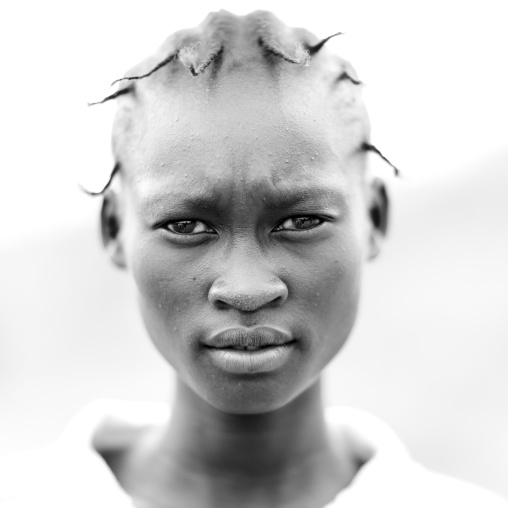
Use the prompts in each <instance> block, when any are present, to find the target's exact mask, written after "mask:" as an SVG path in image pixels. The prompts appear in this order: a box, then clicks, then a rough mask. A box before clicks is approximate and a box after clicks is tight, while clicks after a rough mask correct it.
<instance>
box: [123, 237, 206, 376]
mask: <svg viewBox="0 0 508 508" xmlns="http://www.w3.org/2000/svg"><path fill="white" fill-rule="evenodd" d="M161 244H163V242H157V241H145V242H143V241H140V240H139V239H138V240H137V241H136V242H135V244H132V245H135V247H134V248H131V249H130V253H129V254H130V257H129V259H130V269H131V271H132V275H133V277H134V280H135V282H136V286H137V289H138V302H139V307H140V310H141V315H142V317H143V321H144V323H145V326H146V329H147V331H148V334H149V336H150V338H151V339H152V341H153V343H154V345H155V346H156V348H157V349H158V350H159V351H160V353H161V354H162V355H163V356H164V358H166V360H168V361H169V362H170V363H172V364H173V366H174V367H175V368H178V366H177V365H176V364H175V363H176V362H177V358H178V355H177V354H176V352H177V351H179V350H180V349H182V347H183V345H184V344H185V342H184V341H182V340H180V338H181V337H182V336H183V335H184V329H185V325H188V323H190V322H193V315H195V314H196V311H197V309H194V308H193V304H192V302H195V301H196V300H197V293H198V290H199V288H197V278H198V277H197V273H196V271H197V268H198V267H197V266H196V263H191V262H190V261H189V262H186V260H185V256H184V255H182V254H181V253H177V254H178V260H177V259H173V258H174V257H175V256H170V255H169V254H168V249H167V248H165V247H164V245H161ZM182 257H183V259H181V258H182ZM194 321H195V319H194ZM179 354H181V352H180V353H179Z"/></svg>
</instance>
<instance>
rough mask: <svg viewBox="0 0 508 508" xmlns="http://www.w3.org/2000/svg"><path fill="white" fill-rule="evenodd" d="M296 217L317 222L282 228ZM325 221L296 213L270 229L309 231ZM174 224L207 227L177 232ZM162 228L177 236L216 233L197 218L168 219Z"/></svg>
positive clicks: (314, 216) (275, 230)
mask: <svg viewBox="0 0 508 508" xmlns="http://www.w3.org/2000/svg"><path fill="white" fill-rule="evenodd" d="M298 219H303V220H317V221H318V223H317V224H314V225H312V226H311V227H308V228H301V229H299V228H296V227H295V228H284V229H282V226H283V225H284V224H285V223H286V222H288V221H296V220H298ZM324 222H325V219H324V218H322V217H319V216H317V215H297V216H294V217H288V218H286V219H284V220H283V221H282V222H279V224H278V225H277V226H275V228H274V229H273V230H272V231H274V232H283V231H298V232H306V231H310V230H312V229H315V228H317V227H319V226H321V225H322V224H323V223H324ZM175 224H194V229H195V228H196V225H198V224H202V226H203V227H204V228H206V229H208V231H199V232H197V233H195V232H194V229H193V230H192V231H190V232H189V233H183V232H178V231H174V230H172V229H171V228H170V226H174V225H175ZM163 228H164V229H166V231H169V232H170V233H172V234H174V235H178V236H187V237H188V236H198V235H202V234H205V233H206V234H213V233H216V231H215V230H214V229H213V228H212V227H211V226H209V225H208V224H206V223H205V222H203V221H200V220H198V219H185V220H176V221H170V222H166V223H165V224H164V225H163Z"/></svg>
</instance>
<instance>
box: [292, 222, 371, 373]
mask: <svg viewBox="0 0 508 508" xmlns="http://www.w3.org/2000/svg"><path fill="white" fill-rule="evenodd" d="M315 254H316V255H315V256H313V259H308V260H307V262H306V263H305V265H303V266H302V267H300V268H301V269H304V270H305V271H304V272H302V273H305V274H306V276H305V278H303V277H302V279H300V281H299V282H298V284H297V291H298V295H299V298H298V301H299V304H298V312H299V313H300V314H301V315H306V316H308V317H309V319H308V323H309V324H310V326H311V327H312V330H311V336H312V341H310V343H309V348H311V349H312V350H313V356H314V358H315V359H316V362H317V363H316V364H314V367H313V368H314V369H315V370H316V371H320V370H321V369H322V368H323V367H324V366H325V365H326V364H327V363H328V362H329V361H330V360H331V359H332V358H333V357H334V356H335V354H336V353H337V352H338V351H339V350H340V349H341V347H342V346H343V345H344V343H345V341H346V340H347V338H348V336H349V334H350V332H351V329H352V327H353V325H354V322H355V318H356V314H357V308H358V301H359V296H360V286H361V276H362V267H363V256H364V249H363V242H362V239H361V235H357V234H355V230H354V229H351V230H350V232H343V233H342V234H341V235H340V236H339V237H338V238H337V239H336V241H334V242H333V243H330V245H328V246H327V248H326V249H320V250H319V252H317V253H315ZM307 326H308V325H307Z"/></svg>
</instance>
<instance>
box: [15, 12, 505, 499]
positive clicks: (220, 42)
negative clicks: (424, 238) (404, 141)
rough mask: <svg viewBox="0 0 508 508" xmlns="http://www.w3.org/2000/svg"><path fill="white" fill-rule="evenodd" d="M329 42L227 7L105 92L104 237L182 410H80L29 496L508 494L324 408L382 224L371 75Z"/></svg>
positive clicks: (365, 420)
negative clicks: (364, 83)
mask: <svg viewBox="0 0 508 508" xmlns="http://www.w3.org/2000/svg"><path fill="white" fill-rule="evenodd" d="M326 41H327V39H325V40H322V41H320V40H319V39H317V38H316V37H315V36H313V35H312V34H310V33H309V32H307V31H305V30H302V29H291V28H288V27H286V26H285V25H283V24H282V23H281V22H280V21H278V20H277V19H276V18H275V17H274V16H273V15H271V14H269V13H266V12H255V13H252V14H250V15H248V16H243V17H237V16H234V15H231V14H229V13H226V12H219V13H214V14H211V15H209V16H208V17H207V18H206V20H205V21H204V22H203V23H202V24H201V25H200V26H199V27H198V28H197V29H194V30H185V31H181V32H178V33H176V34H174V35H173V36H171V37H170V38H168V39H167V40H166V42H165V43H164V44H163V45H162V47H161V48H160V49H159V51H158V52H157V53H156V54H155V55H154V56H152V57H150V58H148V59H147V60H145V61H143V62H142V63H141V64H139V65H138V66H136V67H135V68H134V69H132V70H131V71H130V72H128V73H127V75H126V77H125V78H123V79H122V80H120V86H119V90H118V91H117V92H116V93H115V94H113V95H111V96H109V97H107V98H106V99H105V100H112V99H114V100H117V102H118V114H117V117H116V120H115V124H114V128H113V149H114V155H115V159H116V166H115V169H114V171H113V173H112V175H111V180H110V181H109V182H108V184H107V186H106V188H105V189H104V191H102V192H101V193H100V194H102V195H103V208H102V216H101V220H102V237H103V241H104V245H105V247H106V251H107V253H108V255H109V257H110V258H111V260H112V262H113V263H114V264H116V265H117V266H119V267H121V268H124V269H125V270H127V271H128V272H129V273H130V274H131V275H132V277H134V280H135V282H136V286H137V290H138V297H139V305H140V309H141V313H142V316H143V319H144V322H145V325H146V328H147V331H148V334H149V336H150V338H151V340H152V341H153V343H154V344H155V346H156V348H157V349H158V350H159V351H160V354H161V355H162V356H163V357H164V358H165V360H166V361H167V363H168V364H169V365H171V367H172V368H173V369H175V371H176V373H177V376H178V381H177V392H176V397H175V402H174V404H173V406H172V408H171V409H167V408H161V407H159V406H156V405H153V404H134V403H124V404H118V403H113V402H111V403H107V404H105V403H102V404H100V405H96V406H95V407H92V408H90V409H88V410H87V411H85V412H84V414H83V415H81V416H80V417H78V418H77V420H76V421H75V422H73V423H72V424H71V425H70V427H69V429H68V431H67V432H66V433H65V434H64V436H63V438H62V440H61V441H60V442H59V443H57V444H56V445H55V446H53V447H50V448H49V449H48V450H46V451H45V452H41V454H39V455H38V457H37V458H35V459H34V458H33V457H32V458H31V461H30V466H29V469H31V470H32V471H34V472H35V473H37V474H34V475H33V476H31V475H30V474H29V473H27V472H26V471H27V469H26V467H27V463H28V459H27V457H26V456H19V457H20V458H19V461H18V463H17V465H18V467H19V468H20V469H21V470H23V471H24V472H23V473H22V474H21V475H18V478H19V477H20V476H21V477H23V478H22V481H20V482H18V483H17V484H16V483H15V482H14V483H13V482H11V481H9V487H10V491H11V493H12V492H14V494H11V495H12V496H13V497H14V498H17V499H18V503H19V504H17V505H16V506H66V507H68V506H73V507H74V506H108V507H116V506H118V507H127V506H137V507H138V508H173V507H178V508H180V507H185V508H209V507H210V508H216V507H220V508H237V507H242V508H254V507H256V508H258V507H273V508H275V507H288V508H289V507H291V508H322V507H324V506H327V507H330V508H331V507H352V506H355V507H359V506H362V507H363V506H390V507H395V506H401V507H402V506H403V507H408V506H411V507H414V506H425V507H428V506H447V507H449V506H482V507H494V506H506V505H505V504H504V502H503V501H502V500H500V499H498V498H497V497H496V496H494V495H492V494H490V493H488V492H485V491H483V490H482V489H479V488H476V487H473V486H470V485H467V484H465V483H462V482H459V481H456V480H452V479H448V478H445V477H442V476H440V475H437V474H434V473H431V472H428V471H426V470H425V469H424V468H422V467H421V466H419V465H417V464H415V463H414V462H413V461H411V459H410V457H409V455H408V453H407V452H406V450H405V449H404V447H403V445H402V444H401V443H400V442H399V441H398V440H397V438H396V437H395V436H394V435H393V433H392V432H391V431H390V430H389V429H388V428H386V426H385V425H384V424H383V423H381V422H379V421H378V420H377V419H376V418H374V417H372V416H370V415H367V414H364V413H362V412H360V411H354V410H351V409H326V410H325V409H324V408H323V405H322V401H321V397H320V375H321V372H322V370H323V369H324V367H325V366H326V365H327V364H328V362H329V361H330V360H331V359H332V358H333V357H334V356H335V355H336V354H337V353H338V352H339V350H340V349H341V347H342V346H343V344H344V343H345V341H346V340H347V338H348V335H349V333H350V331H351V328H352V326H353V323H354V321H355V316H356V310H357V305H358V300H359V296H360V286H361V275H362V267H363V264H364V263H365V262H366V261H368V260H371V259H373V258H375V257H376V255H377V254H378V252H379V250H380V248H381V244H382V241H383V237H384V235H385V233H386V229H387V220H388V200H387V196H386V192H385V190H384V187H383V184H382V183H381V182H380V181H379V180H377V179H374V178H372V177H371V176H369V174H368V171H367V168H366V152H368V151H375V152H377V153H378V154H380V152H379V151H378V150H377V149H376V148H375V147H374V146H373V145H372V144H371V143H370V140H369V122H368V117H367V113H366V110H365V108H364V105H363V103H362V100H361V97H360V92H361V88H360V86H359V85H360V81H359V80H358V78H357V76H356V74H355V72H354V70H353V69H352V67H351V66H350V65H349V64H348V63H347V62H346V61H344V60H343V59H341V58H339V57H337V56H334V55H331V54H329V53H328V52H327V50H326V46H325V44H326ZM15 468H16V465H15V464H13V463H10V464H9V469H15ZM23 486H24V488H23ZM6 496H7V495H6ZM23 500H24V501H23ZM23 502H24V503H25V504H23Z"/></svg>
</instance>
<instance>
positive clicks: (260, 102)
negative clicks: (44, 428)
mask: <svg viewBox="0 0 508 508" xmlns="http://www.w3.org/2000/svg"><path fill="white" fill-rule="evenodd" d="M235 89H236V88H235ZM176 95H177V96H176V97H173V99H172V102H171V104H170V105H169V106H167V109H166V110H165V111H163V112H161V107H160V105H159V109H158V110H157V112H156V113H155V109H152V110H151V111H152V113H151V114H148V110H150V108H151V107H152V106H150V105H144V106H143V107H145V108H148V110H147V112H146V113H142V114H140V117H139V119H138V126H139V127H138V130H137V133H136V134H133V135H132V138H133V140H134V141H132V142H131V145H130V146H131V148H130V149H126V151H125V153H124V154H123V158H122V157H120V159H121V160H120V162H121V163H122V171H123V174H122V188H121V191H120V192H119V195H118V196H117V198H116V201H117V205H115V206H114V207H113V212H112V213H114V214H117V215H118V217H117V220H118V222H119V225H120V230H119V233H118V235H117V236H116V237H115V238H114V239H112V240H110V241H111V242H112V243H113V244H114V245H115V246H116V247H115V248H116V249H117V251H118V252H121V255H120V257H122V259H123V261H122V262H124V263H125V265H126V266H127V268H128V269H129V270H130V271H131V273H132V274H133V276H134V279H135V282H136V285H137V289H138V296H139V304H140V308H141V312H142V315H143V319H144V322H145V324H146V327H147V330H148V332H149V335H150V337H151V339H152V341H153V343H154V344H155V346H156V347H157V349H158V350H159V351H160V353H161V354H162V355H163V357H164V358H165V359H166V360H167V361H168V362H169V363H170V364H171V365H172V366H173V367H174V368H175V370H176V371H177V373H178V375H179V376H180V378H181V379H182V380H183V381H184V382H185V383H186V384H187V385H188V386H190V387H191V388H192V389H193V390H194V391H195V392H196V393H197V394H198V395H200V396H201V397H202V398H203V399H205V400H206V401H208V402H209V403H210V404H212V405H213V406H214V407H216V408H218V409H221V410H224V411H227V412H232V413H243V414H249V413H250V414H252V413H260V412H266V411H270V410H273V409H277V408H279V407H281V406H283V405H285V404H286V403H287V402H289V401H290V400H292V399H293V398H295V397H296V396H297V395H299V394H300V393H302V392H303V391H304V390H305V389H306V388H307V387H309V386H310V385H311V384H312V383H313V382H314V381H315V380H316V379H317V377H318V376H319V374H320V372H321V371H322V369H323V368H324V366H325V365H326V364H327V363H328V362H329V361H330V360H331V359H332V358H333V357H334V356H335V354H336V353H337V352H338V351H339V349H340V348H341V347H342V345H343V344H344V342H345V340H346V339H347V337H348V335H349V333H350V330H351V328H352V326H353V322H354V320H355V315H356V310H357V303H358V297H359V292H360V278H361V271H362V264H363V262H364V260H365V259H366V258H367V257H368V256H369V252H368V249H369V237H370V235H371V234H372V226H371V224H370V220H369V211H368V204H367V202H366V201H367V197H366V196H367V190H366V185H365V183H364V182H363V177H362V172H363V164H364V157H363V156H362V154H361V152H360V149H359V147H360V145H361V142H362V141H363V139H362V138H361V137H360V136H358V129H355V127H354V125H353V126H352V127H351V128H350V129H349V130H348V126H347V124H346V125H342V124H341V122H340V120H339V121H337V120H336V119H334V117H333V115H331V114H329V113H328V112H324V113H323V114H321V115H318V114H316V113H315V110H314V111H313V108H311V107H309V104H308V103H307V104H303V105H300V106H298V107H296V106H295V97H291V96H289V95H288V94H286V95H284V96H281V94H280V93H278V94H277V93H272V92H270V91H266V92H256V94H253V93H250V94H246V93H242V92H241V91H240V92H238V93H236V94H235V93H231V94H230V95H228V94H225V93H222V94H218V95H217V96H215V97H213V98H212V99H209V100H200V101H196V102H195V103H193V102H192V101H191V100H189V101H184V100H179V99H178V94H176ZM253 95H254V96H253ZM154 100H155V99H154ZM162 109H164V108H162ZM341 129H342V131H341Z"/></svg>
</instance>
